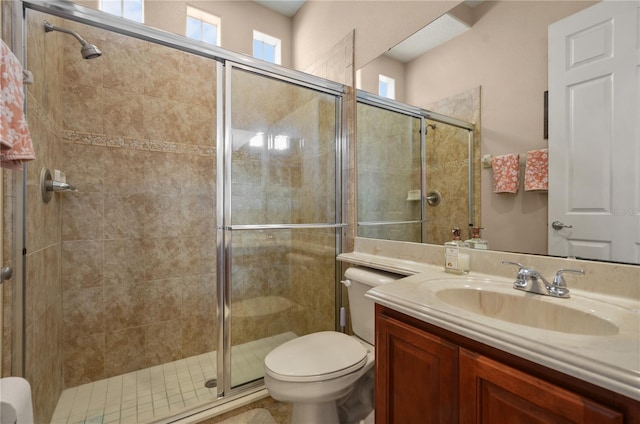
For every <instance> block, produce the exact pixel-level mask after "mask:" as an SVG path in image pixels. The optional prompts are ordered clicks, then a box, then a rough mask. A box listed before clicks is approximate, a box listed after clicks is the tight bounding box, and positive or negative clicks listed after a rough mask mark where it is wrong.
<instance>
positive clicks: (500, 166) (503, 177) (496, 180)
mask: <svg viewBox="0 0 640 424" xmlns="http://www.w3.org/2000/svg"><path fill="white" fill-rule="evenodd" d="M519 161H520V155H519V154H518V153H510V154H508V155H502V156H495V157H494V158H493V159H492V160H491V167H492V168H493V192H494V193H516V192H517V191H518V184H519V179H518V174H519V173H520V172H519V171H520V165H519V163H518V162H519Z"/></svg>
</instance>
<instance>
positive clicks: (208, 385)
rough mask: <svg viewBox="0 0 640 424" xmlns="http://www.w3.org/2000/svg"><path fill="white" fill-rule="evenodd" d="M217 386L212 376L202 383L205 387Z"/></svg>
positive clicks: (216, 381)
mask: <svg viewBox="0 0 640 424" xmlns="http://www.w3.org/2000/svg"><path fill="white" fill-rule="evenodd" d="M217 386H218V380H216V379H215V378H212V379H211V380H207V381H205V383H204V387H206V388H207V389H213V388H214V387H217Z"/></svg>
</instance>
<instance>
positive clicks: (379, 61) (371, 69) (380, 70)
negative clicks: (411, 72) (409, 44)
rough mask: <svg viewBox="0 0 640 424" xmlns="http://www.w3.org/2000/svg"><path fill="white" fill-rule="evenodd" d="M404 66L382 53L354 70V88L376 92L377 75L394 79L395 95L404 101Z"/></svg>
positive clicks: (398, 99) (397, 98)
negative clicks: (362, 66)
mask: <svg viewBox="0 0 640 424" xmlns="http://www.w3.org/2000/svg"><path fill="white" fill-rule="evenodd" d="M405 74H406V66H405V64H404V63H402V62H400V61H398V60H395V59H393V58H390V57H388V56H385V55H382V56H379V57H377V58H375V59H374V60H372V61H371V62H369V63H367V65H366V66H365V67H364V68H360V69H358V70H357V71H356V88H358V89H360V90H364V91H366V92H369V93H374V94H378V82H379V75H385V76H387V77H390V78H393V79H395V80H396V96H395V99H396V100H397V101H399V102H403V103H406V75H405Z"/></svg>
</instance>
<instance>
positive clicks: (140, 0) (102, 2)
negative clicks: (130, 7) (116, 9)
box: [98, 0, 145, 24]
mask: <svg viewBox="0 0 640 424" xmlns="http://www.w3.org/2000/svg"><path fill="white" fill-rule="evenodd" d="M134 1H135V2H138V3H140V20H138V19H136V18H131V17H129V16H125V15H124V12H125V7H124V4H125V2H134ZM105 2H109V3H116V2H119V3H120V13H119V14H116V13H113V12H110V11H109V10H107V9H105V7H104V5H105ZM144 3H145V0H119V1H118V0H100V1H99V2H98V9H99V10H100V11H102V12H104V13H108V14H110V15H113V16H119V17H121V18H124V19H129V20H130V21H134V22H138V23H141V24H144V9H145V4H144Z"/></svg>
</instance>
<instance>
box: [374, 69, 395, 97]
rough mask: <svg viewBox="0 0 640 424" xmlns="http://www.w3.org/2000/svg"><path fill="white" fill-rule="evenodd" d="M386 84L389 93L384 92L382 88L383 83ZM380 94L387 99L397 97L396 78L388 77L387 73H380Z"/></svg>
mask: <svg viewBox="0 0 640 424" xmlns="http://www.w3.org/2000/svg"><path fill="white" fill-rule="evenodd" d="M382 84H384V85H385V86H386V88H387V90H386V91H387V94H386V95H384V94H382V90H380V87H381V85H382ZM378 95H379V96H381V97H385V98H387V99H391V100H395V99H396V79H395V78H391V77H388V76H386V75H382V74H378Z"/></svg>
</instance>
